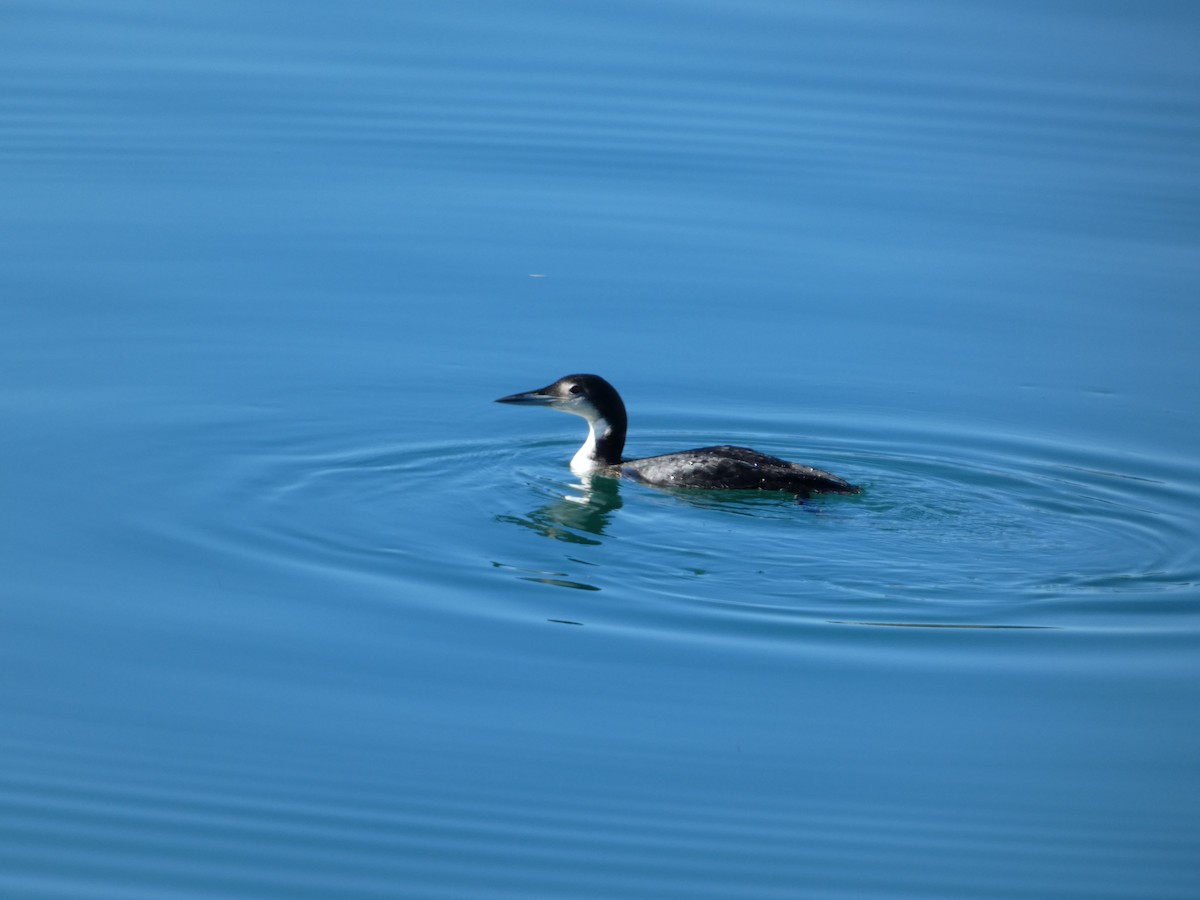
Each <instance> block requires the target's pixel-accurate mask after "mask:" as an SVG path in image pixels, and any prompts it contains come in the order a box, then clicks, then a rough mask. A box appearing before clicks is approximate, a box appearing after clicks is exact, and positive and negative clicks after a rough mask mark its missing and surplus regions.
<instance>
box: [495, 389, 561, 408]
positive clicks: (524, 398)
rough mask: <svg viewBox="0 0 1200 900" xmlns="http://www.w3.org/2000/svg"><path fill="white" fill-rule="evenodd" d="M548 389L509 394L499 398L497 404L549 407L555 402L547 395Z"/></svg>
mask: <svg viewBox="0 0 1200 900" xmlns="http://www.w3.org/2000/svg"><path fill="white" fill-rule="evenodd" d="M548 390H549V388H538V389H537V390H536V391H525V392H524V393H522V394H509V395H508V396H507V397H501V398H500V399H499V400H497V401H496V402H497V403H520V404H524V405H525V406H549V405H550V404H551V403H553V402H554V401H555V399H557V398H555V397H554V396H552V395H551V394H549V393H547V391H548Z"/></svg>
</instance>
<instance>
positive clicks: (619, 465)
mask: <svg viewBox="0 0 1200 900" xmlns="http://www.w3.org/2000/svg"><path fill="white" fill-rule="evenodd" d="M496 402H497V403H515V404H522V405H525V406H549V407H550V408H551V409H557V410H560V411H562V412H566V413H571V414H573V415H576V416H582V417H583V418H585V419H587V423H588V436H587V440H586V441H584V443H583V446H582V447H580V448H579V452H578V453H576V454H575V456H574V458H573V459H572V460H571V471H572V472H574V473H575V474H577V475H586V474H595V475H606V476H608V477H610V478H629V479H631V480H633V481H640V482H643V483H645V484H651V485H655V486H658V487H693V488H710V489H715V490H759V491H786V492H788V493H792V494H796V495H798V496H805V497H806V496H808V495H809V494H813V493H831V494H857V493H859V492H860V491H861V488H859V487H857V486H856V485H853V484H851V483H850V482H848V481H845V480H844V479H842V478H839V477H838V476H836V475H832V474H830V473H829V472H822V471H821V470H820V469H814V468H813V467H812V466H802V465H799V464H798V463H793V462H788V461H787V460H784V459H779V458H778V457H775V456H768V455H767V454H765V453H759V452H758V451H757V450H750V449H747V448H746V447H728V446H721V447H701V448H699V449H697V450H684V451H682V452H680V453H667V454H664V455H662V456H647V457H643V458H642V459H625V458H624V457H623V456H622V455H621V453H622V451H623V450H624V449H625V431H626V427H627V425H628V418H627V416H626V415H625V404H624V402H623V401H622V400H621V395H620V394H618V393H617V390H616V388H614V387H613V386H612V385H611V384H609V383H608V382H607V381H605V380H604V379H603V378H601V377H600V376H599V375H566V376H564V377H562V378H560V379H558V381H556V382H554V383H553V384H550V385H547V386H546V387H544V388H538V389H537V390H535V391H525V392H523V393H520V394H510V395H509V396H507V397H501V398H500V399H498V400H497V401H496Z"/></svg>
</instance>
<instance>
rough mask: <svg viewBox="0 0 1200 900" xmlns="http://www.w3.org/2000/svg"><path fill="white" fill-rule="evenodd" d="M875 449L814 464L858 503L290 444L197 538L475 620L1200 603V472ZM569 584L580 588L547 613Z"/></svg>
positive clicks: (520, 460)
mask: <svg viewBox="0 0 1200 900" xmlns="http://www.w3.org/2000/svg"><path fill="white" fill-rule="evenodd" d="M750 438H751V439H752V440H753V442H754V444H755V446H759V447H762V448H763V449H764V450H767V451H768V452H777V453H780V454H782V455H787V454H788V453H789V451H790V450H791V449H792V448H789V447H788V446H787V445H786V444H785V443H783V442H782V441H781V439H780V437H779V436H778V435H773V434H769V433H763V434H756V435H752V436H750ZM649 439H650V440H651V441H652V442H653V443H654V444H657V445H663V446H670V445H672V444H673V443H679V438H678V436H675V437H674V438H673V437H672V436H671V435H669V434H660V435H650V436H649ZM860 443H861V441H860V440H857V439H855V438H852V437H847V438H843V439H836V440H833V441H829V442H828V443H827V444H826V445H825V446H815V447H809V448H808V449H807V450H806V458H810V459H813V460H817V461H819V463H820V464H821V465H823V466H827V467H829V468H830V469H831V470H833V471H837V472H839V473H844V474H845V475H846V477H849V478H851V479H852V480H854V481H855V482H857V483H860V484H862V485H863V486H864V489H865V490H864V493H863V494H862V495H861V496H857V497H842V496H830V497H817V498H813V499H811V500H806V501H796V500H795V499H794V498H791V497H784V496H777V495H756V494H746V493H713V492H703V491H674V492H671V491H661V490H656V489H653V488H647V487H645V486H642V485H636V484H629V483H624V482H620V483H618V482H613V481H610V480H607V479H596V480H593V481H592V482H590V483H589V484H584V483H581V482H580V481H578V480H577V479H575V478H574V477H573V476H571V475H570V474H569V473H568V472H566V469H565V465H564V460H565V459H566V458H567V456H568V455H569V452H570V450H571V445H570V443H569V442H566V441H563V440H560V439H554V440H541V439H537V440H526V441H522V442H517V443H515V444H514V443H512V442H509V441H505V442H501V441H500V440H496V441H475V442H452V441H450V442H441V443H420V444H417V443H414V444H408V445H405V444H396V445H386V446H362V447H354V446H350V447H346V448H344V449H335V450H329V449H327V448H326V449H323V450H321V451H319V452H318V451H313V452H309V451H307V450H306V449H305V448H304V447H294V448H278V447H277V448H275V449H274V450H273V451H272V452H270V453H264V454H258V455H254V454H247V455H243V456H241V457H239V460H238V463H237V464H236V465H235V466H231V467H229V468H227V469H226V471H225V473H224V476H223V477H224V483H222V484H218V485H210V486H209V489H215V490H218V491H220V492H222V493H224V494H225V495H227V498H228V499H227V503H226V504H224V505H223V507H224V508H226V509H229V508H230V507H233V508H237V510H238V514H237V515H235V516H229V517H226V518H224V519H223V520H222V521H221V522H214V523H210V524H211V526H212V529H211V530H210V531H209V533H208V536H207V537H206V538H204V539H205V540H206V541H209V542H211V543H212V544H213V545H216V546H221V547H223V548H224V550H225V551H226V552H238V553H248V554H250V555H256V554H259V555H262V556H264V557H270V558H272V559H274V560H275V561H276V562H282V563H283V564H285V565H294V566H313V565H319V566H321V567H323V568H325V569H327V570H329V571H332V572H340V573H343V574H344V575H346V576H358V575H363V574H370V575H372V576H374V577H377V578H383V579H385V580H387V581H388V582H390V583H393V584H394V585H395V587H396V588H397V591H396V596H397V597H405V598H409V600H406V601H404V602H410V601H411V602H419V598H420V597H421V596H422V594H423V590H424V589H426V588H430V587H432V586H435V585H436V586H438V587H439V589H444V588H445V587H446V586H447V585H450V586H453V587H454V588H455V589H456V590H455V596H456V597H457V598H459V599H458V601H457V602H459V603H461V607H462V608H461V609H460V610H459V611H460V612H462V613H464V614H472V615H487V616H493V615H505V616H515V617H523V616H529V615H536V616H540V615H541V613H542V612H543V611H545V610H550V614H548V615H546V616H545V617H543V620H544V619H545V618H549V619H551V620H556V621H557V620H561V621H569V622H576V621H582V622H589V621H590V622H593V623H594V622H598V621H602V620H603V621H607V622H610V623H613V624H617V625H620V626H622V627H625V628H633V629H635V630H636V629H638V628H643V627H644V628H648V629H663V628H666V629H668V630H671V631H676V632H683V633H686V632H688V631H689V629H692V628H699V629H703V628H704V627H705V625H706V623H707V625H711V626H712V627H714V628H720V629H723V630H727V629H729V628H730V627H731V626H733V627H736V626H738V625H739V623H740V625H741V626H744V627H745V628H748V629H749V630H750V632H751V633H757V632H756V629H757V628H758V627H759V626H764V623H765V627H769V629H772V630H773V629H776V628H778V627H779V626H780V624H781V623H783V624H787V623H791V624H803V623H809V624H813V623H830V622H835V623H855V624H894V625H929V626H960V627H1008V628H1012V627H1056V628H1062V627H1114V626H1115V627H1146V626H1147V624H1148V623H1149V622H1150V621H1151V619H1150V618H1149V617H1150V616H1151V614H1154V616H1155V618H1154V620H1153V621H1154V623H1155V627H1161V626H1162V625H1163V624H1164V621H1165V620H1164V619H1162V615H1163V614H1164V613H1171V612H1175V613H1185V612H1189V611H1190V608H1191V605H1192V604H1193V602H1194V601H1193V599H1192V596H1193V593H1194V587H1195V585H1196V584H1197V583H1200V551H1198V550H1197V546H1198V544H1200V542H1197V540H1196V535H1195V523H1194V514H1193V510H1194V508H1195V504H1196V499H1197V487H1196V486H1197V483H1198V482H1200V479H1198V478H1197V475H1196V473H1195V472H1194V471H1191V470H1188V469H1187V468H1186V467H1184V466H1180V465H1175V466H1172V465H1170V464H1169V463H1167V462H1165V461H1162V460H1147V459H1136V460H1135V459H1129V458H1124V459H1123V458H1118V457H1117V456H1116V455H1115V454H1114V455H1113V456H1111V457H1107V456H1104V455H1103V454H1099V453H1097V452H1095V451H1094V450H1088V451H1085V450H1082V449H1080V448H1078V447H1069V446H1063V445H1057V444H1048V443H1044V442H1038V441H1035V440H1032V439H1019V438H1012V437H1006V438H1003V439H997V438H995V437H987V436H984V437H980V436H973V437H971V438H969V439H968V438H965V437H964V438H954V437H950V438H947V437H946V436H945V435H944V434H939V435H937V436H936V437H933V436H931V435H930V434H922V433H915V434H909V435H893V436H892V439H891V440H890V441H887V442H884V441H880V440H876V441H875V442H873V443H871V444H869V445H868V449H866V450H865V451H864V450H862V449H861V447H859V446H856V445H858V444H860ZM793 455H795V454H794V452H793ZM216 506H217V505H214V508H216ZM414 521H415V522H419V523H420V527H419V528H414V527H413V523H414ZM414 536H416V537H415V539H414ZM561 588H568V589H570V590H571V592H572V593H571V595H563V594H561V593H558V594H556V595H555V596H554V599H553V600H552V601H548V599H547V595H546V593H545V592H546V591H557V589H561ZM589 598H590V599H589ZM1143 617H1145V618H1144V619H1143ZM731 619H732V620H733V621H732V622H731ZM756 623H757V624H756ZM772 633H774V632H772Z"/></svg>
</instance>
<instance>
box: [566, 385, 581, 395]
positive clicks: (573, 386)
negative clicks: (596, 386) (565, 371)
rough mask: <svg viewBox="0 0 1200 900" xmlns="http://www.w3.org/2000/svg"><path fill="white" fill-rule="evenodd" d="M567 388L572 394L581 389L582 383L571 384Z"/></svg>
mask: <svg viewBox="0 0 1200 900" xmlns="http://www.w3.org/2000/svg"><path fill="white" fill-rule="evenodd" d="M567 390H568V391H570V392H571V393H572V394H578V393H579V392H580V391H582V390H583V385H582V384H573V385H571V386H570V387H569V388H567Z"/></svg>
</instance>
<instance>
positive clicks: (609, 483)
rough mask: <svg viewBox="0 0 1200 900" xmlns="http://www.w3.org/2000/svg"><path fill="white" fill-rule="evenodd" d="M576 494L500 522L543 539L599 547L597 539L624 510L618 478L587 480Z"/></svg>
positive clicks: (503, 518) (587, 478)
mask: <svg viewBox="0 0 1200 900" xmlns="http://www.w3.org/2000/svg"><path fill="white" fill-rule="evenodd" d="M574 487H575V488H576V489H577V490H578V493H576V494H568V495H566V496H564V497H562V498H560V499H558V500H556V501H554V502H553V503H547V504H546V505H545V506H540V507H538V508H537V509H534V510H533V511H532V512H530V513H529V514H528V515H525V516H496V520H497V521H498V522H507V523H509V524H510V525H520V526H521V527H523V528H528V529H530V530H531V531H535V532H537V533H538V534H540V535H542V536H543V537H549V538H554V539H555V540H557V541H566V542H567V543H571V544H599V543H601V541H600V540H598V538H602V537H603V536H604V530H605V529H606V528H607V527H608V523H609V521H610V519H611V518H612V513H613V512H614V511H616V510H618V509H620V508H621V505H622V500H621V490H620V487H619V485H618V482H617V480H616V479H615V478H603V477H599V476H593V477H586V476H585V477H584V479H583V481H582V482H581V483H580V484H578V485H574Z"/></svg>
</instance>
